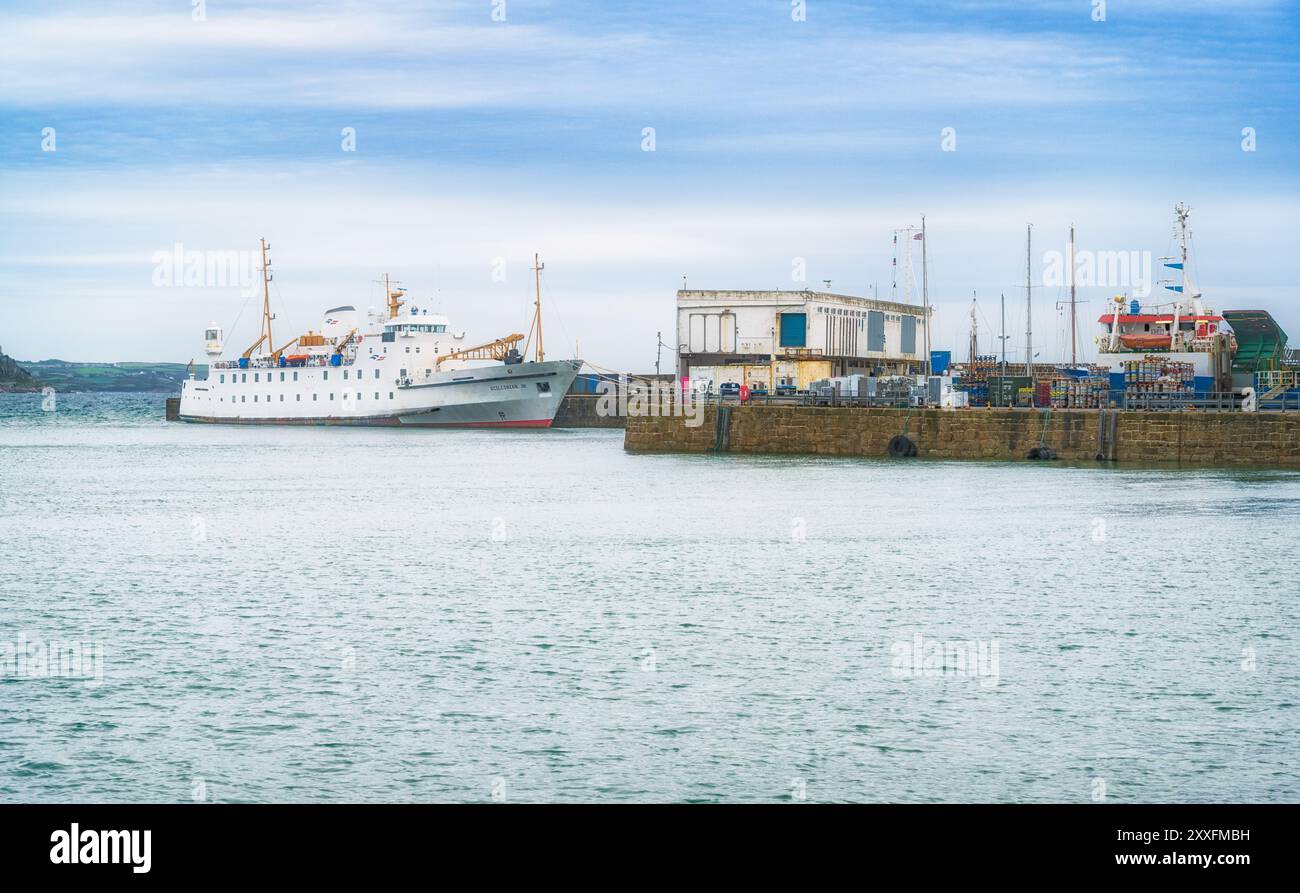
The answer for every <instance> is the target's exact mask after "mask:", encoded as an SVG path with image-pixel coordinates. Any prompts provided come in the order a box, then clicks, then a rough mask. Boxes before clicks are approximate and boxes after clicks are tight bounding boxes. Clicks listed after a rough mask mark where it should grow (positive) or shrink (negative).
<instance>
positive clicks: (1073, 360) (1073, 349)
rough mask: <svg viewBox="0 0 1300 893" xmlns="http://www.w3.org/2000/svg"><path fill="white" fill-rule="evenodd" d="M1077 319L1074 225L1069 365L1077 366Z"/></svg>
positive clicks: (1071, 235) (1071, 236) (1071, 245)
mask: <svg viewBox="0 0 1300 893" xmlns="http://www.w3.org/2000/svg"><path fill="white" fill-rule="evenodd" d="M1078 332H1079V318H1078V312H1077V304H1076V302H1075V296H1074V225H1073V224H1071V225H1070V365H1071V366H1078V365H1079V335H1078Z"/></svg>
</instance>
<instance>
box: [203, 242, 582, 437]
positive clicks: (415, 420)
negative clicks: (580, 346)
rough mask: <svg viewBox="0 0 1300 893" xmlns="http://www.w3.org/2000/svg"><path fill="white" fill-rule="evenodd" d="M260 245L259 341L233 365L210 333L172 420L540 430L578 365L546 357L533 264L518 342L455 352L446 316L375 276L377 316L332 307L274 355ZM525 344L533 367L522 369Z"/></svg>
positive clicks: (459, 339) (458, 343) (459, 342)
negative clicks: (530, 310)
mask: <svg viewBox="0 0 1300 893" xmlns="http://www.w3.org/2000/svg"><path fill="white" fill-rule="evenodd" d="M269 248H270V246H269V245H267V244H266V241H265V240H263V241H262V278H263V283H262V296H263V303H262V329H261V333H260V337H259V338H258V339H257V341H255V342H254V343H253V345H252V346H251V347H249V348H248V349H247V350H245V351H244V352H243V354H242V355H240V356H238V357H235V358H233V359H231V358H227V357H226V356H225V345H224V343H223V341H224V339H223V335H222V330H221V328H220V327H219V326H217V325H216V324H215V323H214V324H212V325H210V326H209V327H208V329H207V331H206V333H205V335H206V337H205V340H206V350H207V354H208V357H209V358H210V362H209V364H208V377H207V378H205V379H200V378H196V377H195V376H194V374H193V372H191V375H190V378H189V379H188V380H187V381H185V382H184V385H183V388H182V391H181V402H180V418H181V420H182V421H186V422H215V423H228V424H267V425H291V424H302V425H412V426H424V427H515V428H546V427H549V426H550V425H551V422H552V421H553V420H554V418H555V413H556V410H557V409H558V408H559V405H560V401H561V400H563V399H564V395H565V393H566V392H567V391H568V390H569V386H570V385H571V384H572V383H573V379H574V377H575V376H576V375H577V373H578V370H579V369H580V368H581V367H582V361H581V360H576V359H575V360H558V361H549V362H548V361H547V360H546V355H545V353H544V351H543V348H542V325H541V324H542V317H541V286H540V272H541V269H542V264H540V263H537V262H535V264H534V270H535V272H536V273H537V274H538V292H537V303H536V305H535V309H534V315H533V322H532V326H531V327H530V329H529V333H528V338H527V340H525V337H524V336H523V335H519V334H514V335H510V336H508V337H506V338H501V339H498V340H496V341H491V342H488V343H486V344H479V345H476V346H472V347H465V346H464V339H465V334H464V333H463V332H461V333H453V332H452V331H451V327H450V323H449V321H448V319H447V317H446V316H443V315H441V314H437V313H430V312H429V311H428V310H427V309H420V308H417V307H415V306H413V305H410V304H409V302H408V301H407V299H406V295H405V292H404V290H403V289H400V288H393V287H391V286H390V285H389V283H388V280H387V277H385V280H384V293H385V295H386V296H387V308H386V309H385V311H383V312H381V313H378V314H375V315H373V316H371V315H368V314H367V315H363V314H361V313H359V312H358V311H357V309H356V308H355V307H352V306H342V307H334V308H331V309H330V310H327V311H326V312H325V314H324V317H323V321H322V324H321V328H320V330H319V331H315V330H312V331H308V332H307V334H305V335H299V336H297V337H296V338H294V339H293V340H291V341H289V342H288V343H286V344H284V345H283V346H281V347H278V348H277V347H275V346H274V344H275V342H274V339H273V336H272V332H271V323H272V320H273V319H274V316H273V315H272V314H271V306H270V289H269V283H270V267H269V263H268V259H267V251H268V249H269ZM403 308H405V309H403ZM367 317H368V318H367ZM534 334H535V336H536V341H535V342H534V341H533V338H534ZM521 341H523V342H524V350H523V353H521V352H520V350H519V342H521ZM534 343H535V345H536V350H535V353H534V359H533V360H532V361H531V362H529V361H525V359H524V356H525V355H526V354H527V352H528V349H529V346H530V345H532V344H534Z"/></svg>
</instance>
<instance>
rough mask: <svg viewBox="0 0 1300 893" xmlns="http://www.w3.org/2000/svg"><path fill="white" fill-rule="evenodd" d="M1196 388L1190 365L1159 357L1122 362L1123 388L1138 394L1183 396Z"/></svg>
mask: <svg viewBox="0 0 1300 893" xmlns="http://www.w3.org/2000/svg"><path fill="white" fill-rule="evenodd" d="M1195 386H1196V382H1195V373H1194V371H1193V369H1192V364H1191V363H1181V362H1178V361H1176V360H1170V359H1167V358H1165V357H1160V356H1147V357H1143V358H1142V359H1140V360H1125V361H1124V387H1125V389H1126V390H1128V391H1134V392H1136V393H1140V394H1183V393H1186V392H1190V391H1192V390H1193V389H1194V388H1195Z"/></svg>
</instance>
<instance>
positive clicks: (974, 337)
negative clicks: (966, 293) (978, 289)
mask: <svg viewBox="0 0 1300 893" xmlns="http://www.w3.org/2000/svg"><path fill="white" fill-rule="evenodd" d="M978 311H979V298H978V297H977V296H976V295H975V292H971V299H970V363H971V365H972V366H974V365H975V358H976V357H978V356H979V353H980V323H979V317H978V316H977V313H978Z"/></svg>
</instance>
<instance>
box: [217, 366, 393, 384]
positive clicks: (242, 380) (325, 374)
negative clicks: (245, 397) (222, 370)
mask: <svg viewBox="0 0 1300 893" xmlns="http://www.w3.org/2000/svg"><path fill="white" fill-rule="evenodd" d="M379 372H380V370H379V369H376V370H375V378H378V377H379ZM356 373H357V375H356V378H357V381H360V380H361V377H362V376H361V370H360V369H358V370H356ZM261 374H262V373H260V372H254V373H253V383H254V384H256V383H258V382H260V381H261V378H260V377H259V376H261ZM272 374H273V373H270V372H268V373H266V380H267V382H268V383H269V382H271V381H272V378H271V375H272ZM329 379H330V374H329V370H325V371H322V372H321V380H322V381H329ZM285 380H286V379H285V377H284V373H283V372H281V373H280V381H285ZM292 380H293V381H297V380H298V373H297V372H295V373H293V379H292ZM343 380H344V381H347V380H348V370H346V369H344V370H343ZM218 382H219V383H220V384H225V383H226V376H225V375H224V374H222V375H221V376H220V377H219V379H218ZM230 383H231V384H247V383H248V373H247V372H240V373H238V375H236V374H235V373H231V375H230Z"/></svg>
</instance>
